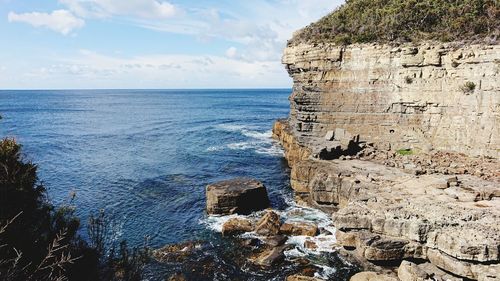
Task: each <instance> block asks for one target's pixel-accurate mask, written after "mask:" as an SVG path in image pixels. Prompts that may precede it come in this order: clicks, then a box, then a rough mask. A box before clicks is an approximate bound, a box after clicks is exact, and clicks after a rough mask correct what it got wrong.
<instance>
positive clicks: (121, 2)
mask: <svg viewBox="0 0 500 281" xmlns="http://www.w3.org/2000/svg"><path fill="white" fill-rule="evenodd" d="M59 2H60V3H61V4H63V5H65V6H66V7H68V9H70V10H71V11H73V12H74V13H75V14H77V15H79V16H81V17H97V18H102V17H112V16H129V17H138V18H142V19H163V18H170V17H173V16H174V15H176V14H177V13H178V9H177V8H176V7H175V6H174V5H172V4H171V3H169V2H166V1H157V0H59Z"/></svg>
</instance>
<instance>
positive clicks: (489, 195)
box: [273, 120, 500, 281]
mask: <svg viewBox="0 0 500 281" xmlns="http://www.w3.org/2000/svg"><path fill="white" fill-rule="evenodd" d="M286 122H287V121H286V120H278V121H277V122H276V124H275V125H274V130H273V132H274V138H276V139H277V140H279V141H280V142H281V143H282V144H283V147H284V148H285V149H286V152H285V155H286V157H287V160H288V163H289V165H290V166H291V168H292V171H291V186H292V188H293V189H294V191H295V200H296V201H297V202H299V203H300V204H302V205H305V206H311V207H314V208H318V209H321V210H323V211H325V212H329V213H331V214H332V218H333V222H334V226H335V227H336V229H337V231H336V238H337V244H338V245H339V246H341V247H343V248H344V250H343V252H344V253H348V254H349V255H351V256H352V258H353V259H355V260H357V262H358V263H359V264H360V265H361V266H362V267H364V269H365V270H375V271H377V273H370V274H365V273H363V274H358V275H355V276H354V277H353V278H352V279H351V280H385V279H384V278H389V279H387V280H402V281H406V280H469V279H471V280H497V278H498V276H500V265H499V254H498V253H499V245H500V225H499V223H498V222H499V221H500V187H499V182H500V176H499V174H498V173H499V171H500V165H499V163H498V161H496V160H495V159H492V158H484V159H480V158H472V157H467V156H466V155H464V154H458V153H452V152H450V153H446V154H444V156H443V157H441V159H440V157H438V156H439V154H419V155H407V156H402V155H398V153H397V152H395V151H391V150H386V151H383V150H380V149H379V148H374V147H373V146H364V148H363V149H361V150H360V151H358V152H357V153H356V154H353V155H350V156H339V158H338V159H332V160H323V159H321V158H320V155H314V154H312V153H304V151H311V150H312V149H310V148H307V147H305V146H301V144H300V142H299V141H298V140H297V138H295V137H294V135H293V132H292V131H291V129H290V125H289V124H287V123H286ZM453 156H454V157H453ZM422 159H432V163H431V164H429V163H428V162H424V161H422ZM430 167H432V168H430ZM470 167H473V168H474V169H471V168H470ZM469 171H471V172H469ZM387 270H388V271H387ZM380 272H385V273H384V274H381V273H380ZM391 278H392V279H391Z"/></svg>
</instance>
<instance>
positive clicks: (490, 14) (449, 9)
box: [290, 0, 500, 45]
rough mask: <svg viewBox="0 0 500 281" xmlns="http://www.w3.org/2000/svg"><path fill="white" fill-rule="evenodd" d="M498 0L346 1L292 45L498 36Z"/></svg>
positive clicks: (297, 35)
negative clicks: (301, 43)
mask: <svg viewBox="0 0 500 281" xmlns="http://www.w3.org/2000/svg"><path fill="white" fill-rule="evenodd" d="M499 3H500V2H499V1H498V0H347V1H346V3H345V4H343V5H342V6H340V7H339V8H338V9H336V10H335V11H334V12H332V13H331V14H329V15H327V16H325V17H324V18H322V19H320V20H319V21H318V22H316V23H313V24H311V25H309V26H308V27H306V28H304V29H302V30H301V31H299V32H298V33H296V35H295V36H294V38H293V39H292V40H291V41H290V44H296V43H300V42H315V41H322V42H333V43H336V44H341V45H345V44H350V43H366V42H408V41H420V40H438V41H445V42H446V41H460V40H475V39H483V38H486V37H489V38H490V40H493V41H496V37H497V36H499V35H500V31H499V27H500V4H499Z"/></svg>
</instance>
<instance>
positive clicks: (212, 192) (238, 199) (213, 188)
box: [206, 178, 269, 215]
mask: <svg viewBox="0 0 500 281" xmlns="http://www.w3.org/2000/svg"><path fill="white" fill-rule="evenodd" d="M206 197H207V213H208V214H219V215H229V214H235V213H237V214H249V213H251V212H254V211H259V210H263V209H265V208H267V207H269V198H268V197H267V190H266V187H265V186H264V185H263V184H262V183H261V182H259V181H257V180H254V179H247V178H235V179H231V180H225V181H221V182H217V183H214V184H210V185H208V186H207V188H206Z"/></svg>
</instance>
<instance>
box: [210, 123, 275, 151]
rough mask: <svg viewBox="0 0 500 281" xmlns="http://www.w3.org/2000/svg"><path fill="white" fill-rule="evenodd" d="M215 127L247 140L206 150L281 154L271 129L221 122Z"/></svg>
mask: <svg viewBox="0 0 500 281" xmlns="http://www.w3.org/2000/svg"><path fill="white" fill-rule="evenodd" d="M216 128H217V129H220V130H223V131H227V132H237V133H239V134H240V135H241V136H244V137H247V140H245V141H240V142H234V143H229V144H224V145H219V146H210V147H208V148H207V149H206V151H207V152H218V151H223V150H226V149H229V150H253V151H255V153H258V154H264V155H269V156H280V157H281V156H283V150H282V149H281V147H280V146H279V145H278V144H277V143H276V142H275V141H274V140H273V139H272V130H267V131H264V132H262V131H258V130H257V129H256V128H255V127H253V126H246V125H237V124H221V125H217V126H216Z"/></svg>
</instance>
